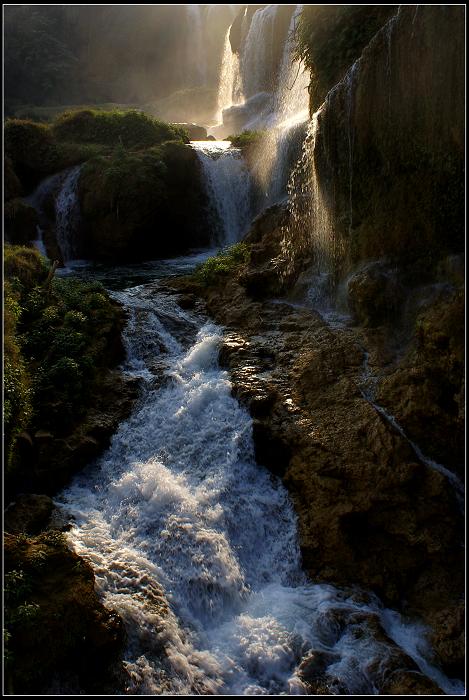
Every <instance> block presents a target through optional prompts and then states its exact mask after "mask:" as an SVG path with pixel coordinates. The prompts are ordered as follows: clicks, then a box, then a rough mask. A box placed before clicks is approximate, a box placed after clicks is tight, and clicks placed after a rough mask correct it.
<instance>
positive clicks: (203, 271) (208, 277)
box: [194, 243, 250, 287]
mask: <svg viewBox="0 0 469 700" xmlns="http://www.w3.org/2000/svg"><path fill="white" fill-rule="evenodd" d="M249 258H250V247H249V245H248V244H247V243H236V244H235V245H232V246H230V247H229V248H227V249H226V250H222V251H220V252H219V253H218V254H217V255H215V256H213V257H211V258H208V259H207V260H206V261H205V262H204V263H202V264H201V265H199V267H198V268H197V269H196V271H195V273H194V279H195V281H196V282H199V283H200V284H201V285H203V286H204V287H211V286H214V285H217V284H219V283H221V282H223V279H226V278H227V277H228V276H232V275H233V274H235V272H236V271H238V270H239V269H240V267H241V266H242V265H243V264H244V263H246V262H248V261H249Z"/></svg>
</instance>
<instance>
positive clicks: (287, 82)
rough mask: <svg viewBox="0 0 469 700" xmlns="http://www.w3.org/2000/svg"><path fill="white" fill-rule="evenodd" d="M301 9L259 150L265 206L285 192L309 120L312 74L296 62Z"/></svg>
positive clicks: (256, 173) (295, 18) (289, 37)
mask: <svg viewBox="0 0 469 700" xmlns="http://www.w3.org/2000/svg"><path fill="white" fill-rule="evenodd" d="M302 7H303V6H302V5H297V7H296V8H295V11H294V12H293V15H292V18H291V21H290V27H289V30H288V35H287V40H286V42H285V45H284V49H283V57H282V63H281V66H280V72H279V77H278V81H277V89H276V92H275V95H274V106H273V111H272V113H271V114H270V115H269V118H268V120H267V122H268V123H267V125H268V126H270V127H271V128H270V129H269V130H268V131H267V134H266V136H265V139H264V140H263V143H262V148H260V149H259V157H258V158H257V161H256V166H255V170H254V176H255V178H256V180H257V182H258V184H259V185H260V187H261V190H262V192H263V193H264V197H265V202H264V206H268V205H270V204H273V203H274V202H275V201H278V199H280V198H281V197H282V196H283V195H284V194H285V193H286V185H287V181H288V177H289V175H290V172H291V168H292V166H293V164H294V162H295V161H296V160H297V157H298V155H299V154H298V150H299V143H298V142H299V140H301V141H302V140H303V138H304V129H303V128H301V126H300V125H302V124H305V123H306V122H307V121H308V118H309V93H308V85H309V73H308V72H307V71H306V67H305V66H304V64H303V63H302V62H298V61H296V60H295V59H294V49H295V29H296V25H297V23H298V18H299V15H300V12H301V10H302ZM249 126H250V125H249V124H248V127H249Z"/></svg>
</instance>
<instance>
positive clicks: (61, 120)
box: [52, 109, 184, 149]
mask: <svg viewBox="0 0 469 700" xmlns="http://www.w3.org/2000/svg"><path fill="white" fill-rule="evenodd" d="M52 132H53V134H54V136H55V138H56V139H57V140H58V141H66V142H73V143H94V144H100V145H106V146H117V145H119V144H121V145H122V146H123V147H125V148H135V149H140V148H149V147H151V146H156V145H158V144H161V143H163V142H164V141H171V140H173V139H176V140H180V141H183V140H184V135H183V133H182V132H181V130H180V129H176V128H174V127H172V126H170V125H169V124H166V123H165V122H161V121H158V120H157V119H154V118H153V117H150V116H149V115H147V114H144V113H143V112H138V111H136V110H128V111H119V110H112V111H108V112H107V111H101V110H95V109H83V110H78V111H74V112H65V113H64V114H62V115H60V116H59V117H58V118H57V119H56V121H55V122H54V124H53V125H52Z"/></svg>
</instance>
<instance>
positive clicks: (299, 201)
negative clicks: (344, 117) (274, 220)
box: [283, 108, 343, 304]
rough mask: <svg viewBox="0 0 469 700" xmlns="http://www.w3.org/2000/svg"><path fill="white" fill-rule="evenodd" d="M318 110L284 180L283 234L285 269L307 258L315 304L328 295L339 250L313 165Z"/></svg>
mask: <svg viewBox="0 0 469 700" xmlns="http://www.w3.org/2000/svg"><path fill="white" fill-rule="evenodd" d="M322 109H323V108H320V109H319V110H318V111H317V112H316V113H315V114H314V115H313V118H312V119H311V122H310V124H309V126H308V131H307V134H306V138H305V140H304V142H303V148H302V154H301V157H300V159H299V161H298V163H297V164H296V166H295V168H294V170H293V172H292V175H291V177H290V180H289V182H288V208H289V211H290V218H289V223H288V225H287V226H286V227H285V230H284V233H283V256H284V259H285V260H286V261H287V268H286V271H287V272H288V273H290V272H291V269H292V267H293V266H294V265H295V264H296V262H297V260H298V259H299V258H303V259H305V260H308V259H309V260H311V268H310V271H311V272H310V274H312V281H313V283H312V288H313V290H314V291H315V293H316V294H317V298H316V299H315V300H314V301H315V302H316V303H319V304H322V303H324V302H326V300H327V299H328V298H329V294H330V291H331V287H332V286H333V277H334V269H335V263H336V262H338V261H339V260H340V258H341V255H342V253H343V249H342V243H341V240H340V239H339V238H338V237H337V236H336V235H335V231H334V226H333V221H332V218H331V212H330V210H329V206H328V203H327V201H326V199H325V197H324V193H323V190H322V188H321V186H320V183H319V178H318V173H317V168H316V157H315V154H316V147H317V139H318V134H319V123H320V117H321V112H322Z"/></svg>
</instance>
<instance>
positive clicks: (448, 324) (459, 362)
mask: <svg viewBox="0 0 469 700" xmlns="http://www.w3.org/2000/svg"><path fill="white" fill-rule="evenodd" d="M463 338H464V293H463V292H456V293H455V292H453V293H452V294H449V295H448V294H446V295H442V296H440V297H437V298H436V300H435V302H434V303H433V304H430V305H428V306H427V307H424V308H423V310H422V311H421V312H420V313H419V314H418V315H417V317H416V319H415V322H414V336H413V339H412V342H411V344H410V346H409V347H408V349H407V352H406V353H405V354H404V357H403V358H401V361H400V362H399V364H397V366H396V365H394V366H391V367H389V368H388V370H387V372H386V376H385V377H384V378H383V381H382V382H381V383H380V386H379V389H378V393H377V400H378V402H379V403H381V404H382V405H383V406H385V407H386V408H388V410H389V411H390V412H391V413H393V415H395V416H396V418H397V420H398V421H399V423H400V424H401V425H402V427H403V428H404V430H405V431H406V433H407V435H408V436H409V437H410V438H411V439H412V440H414V441H415V442H416V443H417V444H418V445H420V446H421V448H422V449H423V452H424V453H425V454H426V456H427V457H429V458H431V459H433V460H435V461H436V462H438V463H440V464H443V465H444V466H446V467H447V468H449V469H451V470H453V471H455V472H456V473H458V474H459V475H460V476H462V477H463V476H464V430H463V426H464V404H463V401H462V396H463V382H464V369H463V368H464V343H463Z"/></svg>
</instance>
